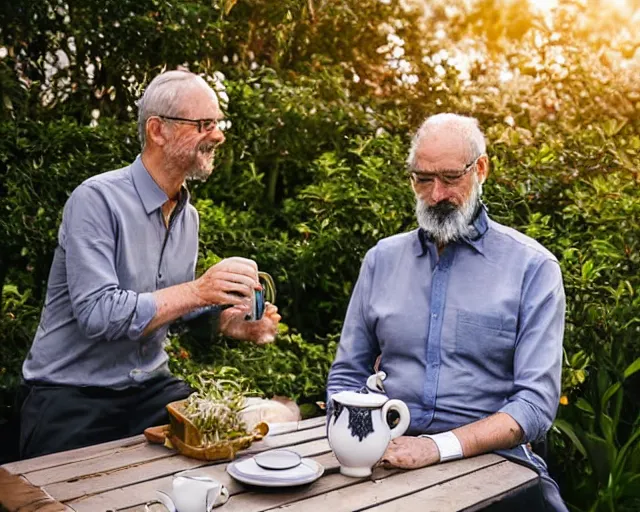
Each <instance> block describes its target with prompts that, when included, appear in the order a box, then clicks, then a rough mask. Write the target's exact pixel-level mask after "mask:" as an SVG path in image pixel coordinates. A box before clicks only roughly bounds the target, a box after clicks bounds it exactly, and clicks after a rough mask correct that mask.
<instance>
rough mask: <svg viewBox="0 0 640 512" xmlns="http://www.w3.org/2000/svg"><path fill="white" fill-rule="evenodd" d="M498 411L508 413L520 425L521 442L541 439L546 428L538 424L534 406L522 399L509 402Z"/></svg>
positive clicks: (537, 414) (537, 415)
mask: <svg viewBox="0 0 640 512" xmlns="http://www.w3.org/2000/svg"><path fill="white" fill-rule="evenodd" d="M498 412H504V413H506V414H508V415H509V416H511V417H512V418H513V419H514V420H515V421H516V422H517V423H518V425H520V428H521V429H522V431H523V432H524V440H523V443H529V442H532V441H537V440H538V439H541V438H542V437H544V435H545V433H546V431H547V430H548V429H545V428H544V427H543V425H540V420H539V413H538V412H537V411H536V410H535V408H534V407H533V406H532V405H531V404H529V403H527V402H525V401H523V400H514V401H512V402H509V403H507V404H506V405H505V406H504V407H502V408H501V409H500V410H499V411H498Z"/></svg>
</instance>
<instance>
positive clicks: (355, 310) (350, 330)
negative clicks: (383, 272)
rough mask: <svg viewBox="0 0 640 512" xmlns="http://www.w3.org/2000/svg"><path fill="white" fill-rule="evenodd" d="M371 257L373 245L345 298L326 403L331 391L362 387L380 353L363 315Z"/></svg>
mask: <svg viewBox="0 0 640 512" xmlns="http://www.w3.org/2000/svg"><path fill="white" fill-rule="evenodd" d="M374 259H375V248H374V249H371V250H370V251H369V252H368V253H367V255H366V256H365V258H364V261H363V263H362V267H361V269H360V275H359V276H358V281H357V282H356V285H355V287H354V289H353V293H352V295H351V300H350V301H349V307H348V309H347V314H346V317H345V321H344V325H343V327H342V334H341V336H340V344H339V345H338V352H337V355H336V358H335V361H334V362H333V365H332V366H331V370H330V371H329V377H328V382H327V403H328V404H329V403H330V400H329V398H330V397H331V395H332V394H334V393H337V392H338V391H342V390H345V389H357V388H360V387H362V386H363V385H364V384H365V382H366V380H367V377H369V375H371V374H372V373H373V365H374V363H375V360H376V357H377V356H378V355H379V354H380V346H379V344H378V340H377V338H376V336H375V332H374V329H373V326H372V322H371V320H370V319H369V318H368V315H367V312H368V309H369V308H368V304H369V296H370V293H371V281H372V278H373V268H374Z"/></svg>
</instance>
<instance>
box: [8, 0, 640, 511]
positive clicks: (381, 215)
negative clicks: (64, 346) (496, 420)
mask: <svg viewBox="0 0 640 512" xmlns="http://www.w3.org/2000/svg"><path fill="white" fill-rule="evenodd" d="M5 7H6V8H3V9H0V96H2V102H0V172H1V173H2V174H1V180H0V211H1V212H2V215H0V289H1V290H2V294H1V296H0V309H1V313H0V407H1V413H0V418H2V419H3V421H6V419H7V418H9V416H10V414H11V408H12V404H13V397H14V393H15V389H16V387H17V385H18V383H19V378H20V365H21V362H22V359H23V357H24V354H25V353H26V351H27V350H28V347H29V344H30V342H31V339H32V336H33V333H34V332H35V328H36V325H37V321H38V318H39V313H40V307H41V304H42V300H43V298H44V293H45V290H46V278H47V275H48V272H49V266H50V263H51V258H52V252H53V249H54V247H55V244H56V236H57V227H58V224H59V221H60V215H61V211H62V206H63V204H64V202H65V200H66V198H67V197H68V195H69V193H70V192H71V190H73V188H75V187H76V186H77V185H78V184H79V183H80V182H81V181H82V180H84V179H85V178H87V177H89V176H92V175H94V174H97V173H99V172H103V171H106V170H110V169H114V168H117V167H119V166H122V165H126V164H127V163H129V162H130V161H131V160H133V158H134V157H135V155H136V154H137V152H138V151H139V146H138V143H137V140H136V135H135V131H136V128H135V114H136V112H135V108H134V107H133V104H134V101H135V99H136V98H137V97H138V96H139V94H140V92H141V91H142V90H143V88H144V86H145V85H146V83H148V81H149V79H150V78H152V77H153V76H154V75H156V74H157V73H159V72H160V71H162V70H163V69H165V68H166V69H175V68H176V67H180V66H182V67H187V68H189V69H190V70H192V71H195V72H198V73H202V74H203V76H205V77H206V79H207V80H209V81H210V83H211V84H212V86H214V87H215V88H216V89H217V90H218V91H219V93H220V97H221V99H222V100H223V106H224V109H225V111H226V115H227V118H228V120H229V121H230V126H229V129H228V130H227V142H226V143H225V145H224V146H223V147H222V150H221V152H220V155H219V157H218V158H217V162H216V171H215V173H214V174H213V175H212V177H211V178H210V179H209V180H208V182H206V183H203V184H193V185H191V189H192V194H193V199H194V204H195V205H196V208H197V209H198V210H199V212H200V217H201V233H200V236H201V245H200V250H201V258H200V270H202V269H204V268H206V267H207V266H208V265H210V264H212V263H214V262H215V261H217V259H218V258H220V257H225V256H231V255H236V254H238V255H243V256H247V257H252V258H254V259H256V261H257V262H258V264H259V266H260V267H261V268H262V269H264V270H266V271H268V272H270V273H271V274H272V275H273V276H274V277H275V279H276V282H277V286H278V292H279V299H278V305H279V307H280V309H281V311H282V314H283V318H284V322H285V323H286V326H284V327H283V332H282V333H281V335H280V337H279V339H278V342H277V343H276V344H274V345H271V346H268V347H264V348H258V347H254V346H252V345H249V344H246V343H242V342H235V341H232V340H211V339H210V338H207V336H206V334H205V336H204V338H203V336H202V333H198V332H197V331H196V330H195V329H191V330H190V331H188V330H184V329H180V328H176V329H174V330H172V335H171V340H170V344H169V346H168V347H167V350H168V352H169V354H170V356H171V366H172V369H173V370H174V372H175V373H177V374H178V375H181V376H183V377H185V378H186V379H187V380H188V379H189V378H190V376H192V375H193V374H195V373H196V372H198V371H199V370H200V369H202V368H204V367H213V368H214V369H216V370H217V371H218V372H221V373H223V374H225V375H232V376H234V377H235V378H238V379H244V380H245V382H246V383H247V385H249V386H250V387H252V388H253V389H254V390H256V391H257V392H259V393H262V394H264V395H266V396H270V395H273V394H278V395H286V396H290V397H293V398H295V399H296V400H298V402H299V403H303V404H306V405H305V413H306V414H312V413H314V412H317V409H316V410H315V411H314V407H315V406H314V404H315V402H316V401H318V400H322V399H323V397H324V383H325V378H326V373H327V371H328V368H329V365H330V363H331V361H332V359H333V356H334V353H335V348H336V343H337V341H338V339H339V331H340V327H341V323H342V319H343V315H344V312H345V309H346V305H347V302H348V299H349V295H350V292H351V289H352V286H353V283H354V280H355V279H356V277H357V274H358V269H359V266H360V261H361V258H362V257H363V255H364V253H365V251H366V250H367V249H368V248H369V247H370V246H372V245H373V244H375V243H376V241H377V240H379V239H380V238H382V237H385V236H388V235H391V234H394V233H397V232H399V231H403V230H408V229H412V228H413V227H414V224H415V221H414V217H413V199H412V195H411V191H410V188H409V184H408V182H407V180H406V179H405V178H404V175H403V173H402V171H403V167H404V159H405V157H406V154H407V150H408V143H409V137H410V134H411V133H412V131H413V130H415V128H416V127H417V126H418V124H419V122H420V121H421V120H422V119H423V118H424V116H426V115H429V114H432V113H435V112H439V111H456V112H459V113H466V114H471V115H474V116H476V117H478V118H479V119H480V121H481V124H482V127H483V128H484V130H485V132H486V134H487V138H488V142H489V155H490V158H491V163H492V174H491V176H490V180H489V182H488V183H487V186H486V187H485V201H486V203H487V204H488V206H489V210H490V215H491V216H492V217H493V218H494V219H496V220H498V221H500V222H503V223H505V224H507V225H510V226H513V227H515V228H517V229H519V230H521V231H522V232H524V233H527V234H528V235H530V236H532V237H534V238H536V239H538V240H539V241H540V242H541V243H543V244H544V245H545V246H546V247H547V248H549V249H550V250H551V251H552V252H553V253H554V254H555V255H556V256H557V257H558V258H559V260H560V263H561V266H562V269H563V274H564V280H565V288H566V292H567V303H568V304H567V305H568V309H567V327H566V334H565V354H566V357H565V367H564V373H563V397H562V400H561V406H560V410H559V415H558V420H557V421H556V423H555V426H554V428H553V430H552V432H551V434H550V440H551V455H550V463H551V467H552V470H553V472H554V475H555V476H556V478H558V480H559V481H560V484H561V488H562V490H563V495H564V496H565V498H566V499H567V501H568V502H569V504H570V505H571V507H572V509H573V510H585V511H586V510H638V509H639V508H640V502H639V500H640V496H639V493H638V489H640V477H639V470H640V441H639V439H640V415H639V409H640V407H639V400H640V397H639V392H638V389H640V385H639V384H640V382H639V380H638V376H639V375H640V372H638V370H639V369H640V362H639V361H638V356H639V355H640V353H639V352H640V351H639V349H638V341H637V340H638V333H639V330H640V314H639V313H638V311H639V306H640V298H639V297H640V295H639V293H638V290H639V289H640V277H639V275H640V273H639V268H638V267H639V258H640V253H639V242H640V240H639V238H640V230H639V228H638V226H639V225H640V222H639V221H640V219H639V214H640V197H639V195H640V192H639V189H638V181H639V178H638V170H639V166H638V164H639V162H640V119H639V115H638V113H639V110H640V86H639V78H638V77H639V76H640V75H639V73H638V71H639V70H640V65H639V60H640V55H639V51H638V48H639V47H640V39H639V35H638V31H637V27H636V24H637V20H638V16H639V15H638V7H639V6H638V2H637V1H628V2H627V5H626V10H620V11H616V10H612V9H610V8H608V3H607V2H599V1H596V0H589V1H587V2H562V3H561V4H560V6H559V7H558V8H557V9H556V10H555V11H553V12H552V13H547V12H540V11H536V10H535V9H533V8H527V6H526V5H524V4H523V2H516V1H509V0H478V1H476V2H473V3H471V5H468V4H467V2H463V1H459V2H457V1H446V2H445V1H433V2H419V1H417V0H416V1H409V0H404V1H398V0H385V1H380V0H341V1H339V0H323V1H320V0H304V1H303V0H281V1H278V2H275V1H267V0H214V1H213V2H211V3H206V4H204V3H198V2H190V1H187V0H178V1H176V2H172V3H166V2H163V1H160V0H136V1H135V2H134V1H132V0H118V1H114V0H101V1H100V2H97V1H94V0H83V1H82V2H76V1H68V2H66V3H64V2H58V1H56V0H44V1H40V2H31V1H28V2H14V3H12V4H10V5H6V6H5ZM634 9H635V10H634ZM634 13H635V16H636V18H634Z"/></svg>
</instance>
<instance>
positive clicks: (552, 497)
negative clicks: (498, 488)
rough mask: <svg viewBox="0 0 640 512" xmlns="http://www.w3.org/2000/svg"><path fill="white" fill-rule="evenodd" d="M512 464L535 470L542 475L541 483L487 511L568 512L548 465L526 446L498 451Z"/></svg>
mask: <svg viewBox="0 0 640 512" xmlns="http://www.w3.org/2000/svg"><path fill="white" fill-rule="evenodd" d="M496 453H497V454H498V455H502V456H503V457H505V458H506V459H509V460H510V461H511V462H515V463H517V464H521V465H523V466H526V467H528V468H530V469H533V470H534V471H536V472H537V473H538V475H540V481H539V483H538V485H537V486H536V487H535V488H532V489H529V490H528V491H526V492H523V493H519V494H516V495H514V496H512V497H510V498H508V499H507V500H505V501H504V502H503V503H500V502H498V503H496V504H495V505H493V506H492V507H488V508H487V510H490V511H491V512H503V511H505V512H506V511H511V510H517V511H518V512H529V511H531V512H538V511H540V512H568V509H567V506H566V505H565V504H564V501H562V497H561V496H560V488H559V487H558V484H557V483H556V482H555V481H554V480H553V479H552V478H551V477H550V476H549V471H548V469H547V463H546V462H545V461H544V460H543V459H542V458H541V457H540V456H539V455H537V454H535V453H533V451H531V450H529V448H528V447H526V446H524V445H520V446H516V447H515V448H511V449H510V450H498V451H496Z"/></svg>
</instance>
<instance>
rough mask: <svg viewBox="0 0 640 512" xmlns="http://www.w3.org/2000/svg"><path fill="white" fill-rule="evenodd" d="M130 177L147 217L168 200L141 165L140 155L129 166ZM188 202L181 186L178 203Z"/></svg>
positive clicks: (186, 193)
mask: <svg viewBox="0 0 640 512" xmlns="http://www.w3.org/2000/svg"><path fill="white" fill-rule="evenodd" d="M131 176H132V179H133V184H134V186H135V188H136V191H137V192H138V196H140V200H141V201H142V204H143V206H144V209H145V211H146V212H147V215H149V214H150V213H151V212H154V211H155V210H157V209H158V208H160V207H161V206H162V205H163V204H164V203H166V202H167V201H168V200H169V197H168V196H167V194H166V193H165V192H164V190H162V189H161V188H160V186H159V185H158V184H157V183H156V182H155V180H154V179H153V178H152V177H151V174H149V171H147V168H146V167H145V166H144V164H143V163H142V158H141V156H140V155H138V156H137V158H136V159H135V161H134V162H133V163H132V164H131ZM188 200H189V192H188V191H187V188H186V187H185V186H184V185H182V187H181V188H180V200H179V201H178V202H179V203H180V204H182V203H184V202H186V201H188Z"/></svg>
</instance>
